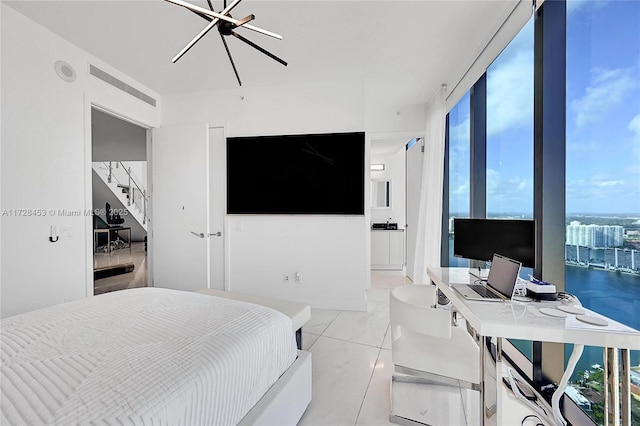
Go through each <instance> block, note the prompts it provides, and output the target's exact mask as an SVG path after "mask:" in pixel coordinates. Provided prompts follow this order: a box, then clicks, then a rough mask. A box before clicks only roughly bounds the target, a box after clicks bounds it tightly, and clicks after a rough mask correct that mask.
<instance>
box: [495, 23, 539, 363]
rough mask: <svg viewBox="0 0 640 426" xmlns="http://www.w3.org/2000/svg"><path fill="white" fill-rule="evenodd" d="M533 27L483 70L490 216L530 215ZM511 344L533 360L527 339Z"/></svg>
mask: <svg viewBox="0 0 640 426" xmlns="http://www.w3.org/2000/svg"><path fill="white" fill-rule="evenodd" d="M533 31H534V25H533V19H532V20H530V21H529V22H528V23H527V24H526V25H525V27H524V28H523V29H522V30H520V32H519V33H518V35H516V37H515V38H514V39H513V40H512V41H511V42H510V43H509V45H508V46H507V47H506V48H505V49H504V50H503V51H502V53H501V54H500V55H499V56H498V57H497V58H496V60H495V61H494V62H493V63H492V64H491V66H490V67H489V68H488V69H487V149H486V151H487V171H486V176H487V217H488V218H511V219H532V218H533V72H534V66H533V43H534V37H533ZM532 273H533V270H532V269H531V268H522V271H521V276H523V277H527V276H528V274H532ZM511 343H512V344H513V345H514V346H515V347H516V348H517V349H518V350H519V351H520V352H522V353H523V354H524V355H525V356H526V357H527V358H529V359H532V351H533V349H532V343H531V342H530V341H524V340H514V339H512V340H511Z"/></svg>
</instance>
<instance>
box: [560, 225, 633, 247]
mask: <svg viewBox="0 0 640 426" xmlns="http://www.w3.org/2000/svg"><path fill="white" fill-rule="evenodd" d="M623 233H624V228H623V227H622V226H620V225H593V224H591V225H582V224H581V223H580V222H578V221H573V222H571V223H570V224H569V226H567V234H566V244H567V245H577V246H586V247H620V246H622V243H623Z"/></svg>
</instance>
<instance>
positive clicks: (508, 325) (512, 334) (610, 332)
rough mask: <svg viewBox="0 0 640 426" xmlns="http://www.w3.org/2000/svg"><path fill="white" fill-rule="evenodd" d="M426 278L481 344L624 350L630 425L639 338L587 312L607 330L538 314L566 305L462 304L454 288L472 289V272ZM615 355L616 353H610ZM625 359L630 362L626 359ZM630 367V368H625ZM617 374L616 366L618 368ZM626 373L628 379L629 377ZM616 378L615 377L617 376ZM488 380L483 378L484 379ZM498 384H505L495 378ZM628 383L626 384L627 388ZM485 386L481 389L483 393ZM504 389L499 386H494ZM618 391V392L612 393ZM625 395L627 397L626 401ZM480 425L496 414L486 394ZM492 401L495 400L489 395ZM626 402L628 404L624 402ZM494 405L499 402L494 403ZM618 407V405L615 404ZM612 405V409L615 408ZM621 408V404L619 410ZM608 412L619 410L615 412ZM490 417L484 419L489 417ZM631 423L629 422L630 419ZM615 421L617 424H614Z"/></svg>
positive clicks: (446, 271) (441, 272)
mask: <svg viewBox="0 0 640 426" xmlns="http://www.w3.org/2000/svg"><path fill="white" fill-rule="evenodd" d="M427 273H428V275H429V278H430V279H431V281H432V282H433V283H434V284H435V285H436V286H437V287H438V288H439V289H440V290H441V291H442V292H443V293H444V294H445V295H446V296H447V297H448V298H449V300H450V301H451V303H452V305H453V307H454V308H455V310H456V311H458V312H459V313H460V314H461V315H462V316H464V317H465V319H466V320H467V324H469V325H470V326H471V327H472V328H473V329H474V330H475V331H476V332H477V333H478V335H479V336H480V338H481V342H482V341H483V340H484V337H494V338H497V342H498V348H501V346H502V339H503V338H509V339H523V340H533V341H540V342H555V343H578V344H584V345H590V346H601V347H603V348H619V349H623V356H622V370H623V383H622V384H623V386H622V389H623V395H622V396H623V400H622V401H623V406H624V405H625V404H627V405H628V406H627V407H626V408H623V410H626V411H628V413H629V415H628V416H627V415H624V414H623V416H622V418H623V424H626V422H627V421H628V422H629V423H630V399H629V394H628V393H629V392H630V391H629V368H628V367H629V366H628V359H629V357H628V351H629V350H640V332H639V331H637V330H635V329H633V328H630V327H627V326H626V325H623V324H620V323H618V322H616V321H613V320H611V319H608V318H606V317H604V316H602V315H600V314H597V313H595V312H593V311H590V310H588V309H585V310H586V311H587V312H586V313H587V315H593V316H597V317H601V318H604V319H606V320H607V322H608V325H607V326H604V327H603V326H595V325H589V324H586V323H583V322H581V321H578V320H577V319H576V318H575V315H570V314H569V315H568V316H567V318H555V317H551V316H548V315H545V314H543V313H541V312H540V311H539V309H540V308H541V307H546V308H550V307H553V306H557V305H559V304H562V302H560V301H556V302H528V303H523V302H482V301H470V300H466V299H464V298H462V297H461V296H459V295H458V293H456V292H455V290H454V289H453V287H451V286H452V285H457V284H472V283H473V282H474V281H475V280H476V278H475V277H472V276H470V275H469V269H468V268H428V269H427ZM498 352H499V353H498V356H497V361H498V362H501V353H500V352H501V351H500V350H499V351H498ZM610 352H611V353H613V352H614V351H610ZM625 353H626V357H625ZM480 354H481V356H480V358H481V359H480V363H481V366H480V368H481V371H482V372H483V374H484V371H485V367H486V364H487V363H486V359H485V358H486V357H485V351H484V350H481V351H480ZM625 361H626V365H625ZM616 368H617V365H616ZM625 371H626V373H625ZM613 376H615V377H616V380H617V375H615V374H614V375H613ZM483 377H484V376H483ZM497 380H498V382H499V381H500V380H501V378H500V377H497ZM625 382H626V383H625ZM484 385H485V384H484V383H483V384H482V387H483V388H484ZM496 386H500V384H499V383H498V384H496ZM613 389H618V386H615V387H613ZM625 391H626V392H627V394H626V395H625ZM481 394H482V404H481V410H482V414H481V417H480V418H481V419H482V420H483V424H484V420H486V419H485V417H491V416H492V414H493V411H492V410H490V411H489V412H487V409H486V408H485V409H483V408H482V407H486V405H485V402H486V401H487V400H488V398H487V397H488V395H487V393H486V391H484V390H482V391H481ZM491 396H492V397H494V396H495V395H491ZM625 398H626V399H625ZM491 399H492V400H495V401H496V407H495V408H496V409H497V408H498V407H497V404H498V400H497V397H495V398H491ZM614 401H615V399H614ZM612 405H614V404H612ZM615 405H617V404H615ZM610 409H616V410H617V406H616V407H614V408H610ZM485 414H486V416H485ZM612 417H613V418H615V417H617V416H615V415H612ZM627 417H629V419H627ZM615 421H617V418H615V420H614V422H615Z"/></svg>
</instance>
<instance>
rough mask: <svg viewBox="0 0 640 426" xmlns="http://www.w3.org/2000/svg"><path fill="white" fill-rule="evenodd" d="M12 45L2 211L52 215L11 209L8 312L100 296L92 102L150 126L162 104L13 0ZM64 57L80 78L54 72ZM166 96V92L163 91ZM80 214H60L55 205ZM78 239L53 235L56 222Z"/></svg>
mask: <svg viewBox="0 0 640 426" xmlns="http://www.w3.org/2000/svg"><path fill="white" fill-rule="evenodd" d="M0 7H1V8H2V12H1V21H2V26H1V31H2V33H1V39H2V41H1V43H2V45H1V51H2V73H1V79H2V83H1V84H2V100H1V102H2V108H1V111H2V112H1V114H2V130H1V132H2V133H1V134H2V159H1V162H2V163H1V170H0V173H1V175H2V178H1V184H2V187H1V191H0V194H1V197H2V208H3V209H6V211H11V210H12V209H41V212H40V213H42V214H43V215H42V216H28V217H25V216H15V215H11V214H7V215H3V216H2V218H1V221H2V241H1V245H2V249H1V250H2V258H1V259H0V274H1V277H2V278H1V282H2V288H1V289H0V295H1V299H2V302H1V313H0V315H1V316H2V317H7V316H10V315H14V314H18V313H21V312H25V311H29V310H33V309H36V308H40V307H44V306H48V305H52V304H55V303H60V302H63V301H65V300H72V299H78V298H82V297H86V296H87V295H91V294H92V293H93V290H92V288H93V277H92V263H93V262H92V258H91V252H92V243H91V241H92V231H91V228H92V224H91V217H90V216H84V215H83V214H82V213H83V212H82V211H83V209H91V207H92V206H91V204H92V200H91V143H90V141H91V128H90V120H89V119H90V109H91V108H90V106H91V104H92V103H95V104H97V105H100V106H101V107H103V108H106V109H109V110H112V111H117V112H119V113H121V114H122V115H124V116H126V117H130V118H132V119H134V120H136V121H138V122H140V123H144V124H146V125H148V126H156V125H158V124H159V118H160V116H159V108H153V107H151V106H150V105H148V104H146V103H144V102H142V101H140V100H139V99H137V98H134V97H132V96H130V95H128V94H126V93H123V92H120V91H119V90H117V89H115V88H113V87H112V86H109V85H107V84H106V83H105V82H103V81H101V80H98V79H96V78H94V77H92V76H89V75H88V65H89V63H92V64H95V65H96V66H98V67H100V68H101V69H104V70H105V71H108V72H109V73H111V74H113V75H115V76H116V77H118V78H119V79H121V80H123V81H126V82H128V83H129V84H131V85H132V86H134V87H137V88H139V89H140V90H144V91H145V92H147V93H150V94H152V95H155V94H154V93H153V91H151V90H149V89H147V88H145V87H144V86H143V85H141V84H139V83H137V82H135V81H132V80H131V79H130V78H128V77H127V76H125V75H123V74H122V73H119V72H118V71H117V70H115V69H113V68H111V67H109V66H108V65H106V64H104V63H103V62H101V61H100V60H98V59H96V58H94V57H91V56H90V55H89V54H87V53H86V52H84V51H82V50H80V49H78V48H77V47H75V46H73V45H71V44H70V43H68V42H66V41H65V40H63V39H62V38H60V37H59V36H57V35H56V34H54V33H52V32H50V31H48V30H46V29H44V28H43V27H41V26H40V25H38V24H36V23H34V22H33V21H31V20H29V19H27V18H25V17H24V16H23V15H21V14H19V13H17V12H16V11H15V10H13V9H11V8H10V7H9V6H7V5H5V4H4V3H3V4H2V5H1V6H0ZM57 60H64V61H66V62H68V63H69V64H70V65H71V66H72V67H73V68H74V69H75V71H76V73H77V79H76V81H75V82H73V83H67V82H65V81H63V80H61V79H60V78H59V77H58V76H57V75H56V74H55V71H54V63H55V61H57ZM155 96H157V95H155ZM58 209H65V210H68V211H77V212H80V214H81V215H80V216H60V215H58V214H57V213H54V214H52V213H51V210H54V211H57V210H58ZM51 225H56V226H58V227H59V228H63V227H64V228H67V229H68V231H69V233H70V234H71V237H70V238H69V239H61V240H59V241H58V242H57V243H51V242H49V239H48V237H49V227H50V226H51Z"/></svg>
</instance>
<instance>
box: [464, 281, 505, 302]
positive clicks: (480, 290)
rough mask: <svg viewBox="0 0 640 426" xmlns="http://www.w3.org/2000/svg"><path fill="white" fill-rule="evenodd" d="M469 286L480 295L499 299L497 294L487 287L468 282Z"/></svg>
mask: <svg viewBox="0 0 640 426" xmlns="http://www.w3.org/2000/svg"><path fill="white" fill-rule="evenodd" d="M469 287H471V288H472V289H473V290H474V291H475V292H476V293H478V294H479V295H480V296H482V297H486V298H488V299H500V297H499V296H496V295H495V294H493V293H492V292H490V291H489V290H487V288H486V287H485V286H483V285H480V284H469Z"/></svg>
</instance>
